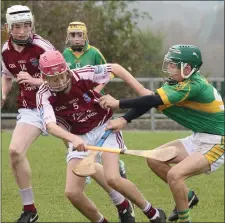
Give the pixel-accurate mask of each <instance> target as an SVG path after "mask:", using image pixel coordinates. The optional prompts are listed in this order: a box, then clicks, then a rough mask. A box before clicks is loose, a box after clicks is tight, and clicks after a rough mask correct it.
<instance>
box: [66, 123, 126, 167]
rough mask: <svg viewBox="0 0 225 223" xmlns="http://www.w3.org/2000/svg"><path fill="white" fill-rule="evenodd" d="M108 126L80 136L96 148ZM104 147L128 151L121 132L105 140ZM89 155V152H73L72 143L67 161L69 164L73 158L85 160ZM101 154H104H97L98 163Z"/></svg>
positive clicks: (110, 135) (112, 134)
mask: <svg viewBox="0 0 225 223" xmlns="http://www.w3.org/2000/svg"><path fill="white" fill-rule="evenodd" d="M106 125H107V123H105V124H103V125H101V126H98V127H96V128H94V129H92V130H91V131H90V132H88V133H86V134H84V135H79V136H80V137H81V138H82V139H83V140H84V141H85V143H86V144H88V145H93V146H94V145H96V144H97V143H98V141H99V140H100V139H101V137H102V136H103V135H104V133H105V128H106ZM102 147H108V148H120V149H127V148H126V146H125V145H124V141H123V137H122V133H121V132H119V133H113V132H112V133H111V134H109V136H108V137H107V139H106V140H105V142H104V144H103V145H102ZM88 153H89V152H78V151H73V145H72V143H69V148H68V153H67V157H66V161H67V163H68V162H69V161H70V160H71V159H73V158H80V159H83V158H84V157H85V156H87V155H88ZM101 154H102V152H99V153H98V154H97V156H96V162H100V161H101Z"/></svg>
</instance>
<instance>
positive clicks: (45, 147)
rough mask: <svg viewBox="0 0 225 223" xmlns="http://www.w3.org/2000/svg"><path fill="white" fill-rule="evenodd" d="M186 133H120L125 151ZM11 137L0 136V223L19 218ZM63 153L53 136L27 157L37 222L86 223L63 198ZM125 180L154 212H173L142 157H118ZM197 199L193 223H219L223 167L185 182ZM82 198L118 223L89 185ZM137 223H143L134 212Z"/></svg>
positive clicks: (166, 189)
mask: <svg viewBox="0 0 225 223" xmlns="http://www.w3.org/2000/svg"><path fill="white" fill-rule="evenodd" d="M189 134H190V132H136V131H134V132H124V138H125V142H126V145H127V147H128V148H129V149H152V148H154V147H157V146H159V145H161V144H163V143H166V142H169V141H171V140H174V139H177V138H182V137H185V136H187V135H189ZM10 138H11V132H9V131H3V132H2V172H1V173H2V200H1V201H2V213H1V222H13V221H15V220H16V219H17V217H19V215H20V214H21V209H22V206H21V199H20V196H19V193H18V189H17V185H16V183H15V181H14V178H13V176H12V173H11V169H10V167H9V156H8V146H9V142H10ZM65 154H66V150H65V148H64V145H63V143H62V142H61V141H60V140H59V139H56V138H54V137H52V136H49V137H39V139H38V140H37V141H36V142H35V143H34V144H33V145H32V147H31V148H30V149H29V151H28V159H29V161H30V165H31V168H32V174H33V178H32V182H33V190H34V195H35V204H36V207H37V209H38V213H39V222H87V219H86V218H85V217H83V216H82V215H81V214H80V213H79V212H78V211H77V210H76V209H75V208H74V207H73V206H72V205H71V204H70V202H69V201H68V200H67V198H66V197H65V196H64V186H65V173H66V161H65ZM121 159H122V160H123V161H124V162H125V164H126V169H127V175H128V178H129V179H130V180H132V181H133V182H134V183H135V184H136V185H137V187H138V188H139V189H140V190H141V191H142V193H143V194H144V196H145V197H146V198H147V199H148V200H149V201H150V202H151V203H152V204H153V205H154V206H155V207H161V208H163V209H164V210H165V212H166V214H167V216H168V215H169V214H170V212H171V210H172V209H173V208H174V202H173V199H172V195H171V193H170V190H169V187H168V186H167V185H166V184H165V183H163V182H162V181H161V180H160V179H159V178H158V177H156V176H155V175H154V174H153V172H152V171H151V170H150V169H149V168H148V167H147V164H146V162H145V160H144V159H143V158H141V157H134V156H122V155H121ZM187 184H188V186H189V188H191V189H193V190H194V191H195V192H196V194H197V196H198V197H199V199H200V202H199V204H198V206H197V207H195V208H194V209H192V210H191V218H192V222H224V167H222V168H220V169H219V170H218V171H216V172H215V173H213V174H211V175H201V176H196V177H193V178H191V179H188V180H187ZM85 191H86V193H87V195H88V196H89V197H90V198H91V199H92V201H93V202H94V203H95V204H96V205H97V207H98V208H99V210H100V211H101V212H102V213H103V214H104V216H105V217H106V218H107V219H108V220H109V221H110V222H118V217H117V211H116V208H115V207H114V206H113V204H112V202H111V201H110V199H109V196H108V195H107V194H106V193H105V192H104V191H103V189H102V188H100V187H99V186H98V185H97V184H96V183H95V182H94V181H92V183H91V184H90V185H87V186H86V189H85ZM135 212H136V222H147V219H146V217H145V216H144V215H143V214H142V213H141V211H140V210H139V209H138V208H136V211H135Z"/></svg>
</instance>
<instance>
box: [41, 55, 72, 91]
mask: <svg viewBox="0 0 225 223" xmlns="http://www.w3.org/2000/svg"><path fill="white" fill-rule="evenodd" d="M39 68H40V71H41V75H42V78H43V80H44V81H45V82H47V84H48V86H49V88H50V90H51V91H54V92H59V91H63V90H65V89H66V88H67V86H68V84H69V82H70V79H71V73H70V71H69V68H68V65H67V64H66V61H65V59H64V58H63V56H62V54H61V53H60V52H59V51H47V52H45V53H43V54H42V55H41V57H40V60H39Z"/></svg>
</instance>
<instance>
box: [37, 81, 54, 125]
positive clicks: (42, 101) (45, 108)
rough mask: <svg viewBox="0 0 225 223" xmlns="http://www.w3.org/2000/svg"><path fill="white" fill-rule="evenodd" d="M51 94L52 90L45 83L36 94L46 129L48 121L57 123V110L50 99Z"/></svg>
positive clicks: (38, 107)
mask: <svg viewBox="0 0 225 223" xmlns="http://www.w3.org/2000/svg"><path fill="white" fill-rule="evenodd" d="M51 95H52V93H51V92H50V90H49V88H48V87H47V86H46V85H44V84H42V85H41V86H40V88H39V90H38V92H37V94H36V101H37V109H38V111H39V113H40V115H41V118H42V120H43V123H44V127H45V129H46V125H47V124H48V123H50V122H54V123H56V117H55V112H54V110H53V107H52V105H51V104H50V102H49V100H48V99H49V97H50V96H51Z"/></svg>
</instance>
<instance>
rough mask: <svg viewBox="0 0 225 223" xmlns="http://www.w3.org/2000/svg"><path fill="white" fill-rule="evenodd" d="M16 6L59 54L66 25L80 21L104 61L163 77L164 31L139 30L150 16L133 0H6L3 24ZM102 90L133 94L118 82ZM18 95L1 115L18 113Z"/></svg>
mask: <svg viewBox="0 0 225 223" xmlns="http://www.w3.org/2000/svg"><path fill="white" fill-rule="evenodd" d="M15 4H22V5H27V6H28V7H30V9H31V10H32V12H33V14H34V17H35V29H36V33H37V34H39V35H41V36H42V37H43V38H45V39H47V40H49V41H50V42H51V43H52V44H53V45H54V46H55V47H56V48H57V49H58V50H59V51H61V52H63V50H64V49H65V47H67V46H66V45H65V40H66V29H67V27H68V24H69V23H70V22H72V21H82V22H84V23H85V24H86V26H87V28H88V38H89V42H90V44H91V45H93V46H95V47H97V48H98V49H99V50H100V51H101V52H102V54H103V55H104V57H105V58H106V60H107V62H109V63H119V64H121V65H122V66H123V67H125V68H126V69H128V70H129V71H130V72H131V73H132V75H133V76H135V77H162V75H163V74H162V72H161V66H162V62H163V57H164V54H165V48H167V47H168V46H167V44H166V42H167V41H165V40H166V38H167V36H165V33H166V32H154V31H153V30H151V29H150V28H147V29H140V28H139V25H138V24H140V21H141V20H143V21H145V23H146V21H149V22H150V21H151V20H152V18H151V15H150V14H149V13H147V12H143V10H142V12H140V11H139V10H138V9H136V8H132V7H130V6H131V5H132V4H133V2H132V1H29V0H25V1H8V0H7V1H2V2H1V21H2V25H3V24H4V23H5V13H6V10H7V8H8V7H10V6H12V5H15ZM153 19H154V18H153ZM182 34H183V33H182V32H181V33H180V34H177V33H176V35H182ZM176 35H175V36H176ZM175 36H174V35H173V37H175ZM167 39H168V38H167ZM165 44H166V46H165ZM166 50H167V49H166ZM206 75H207V76H208V75H209V74H207V73H206ZM143 84H146V85H147V83H143ZM147 87H148V86H147ZM105 91H106V92H107V93H110V94H112V95H113V96H115V97H116V98H121V97H123V98H124V97H132V96H134V95H135V93H134V91H133V90H132V89H130V88H129V87H127V86H126V84H125V83H120V82H114V83H109V84H108V85H107V87H106V90H105ZM17 93H18V89H17V86H16V85H14V87H13V90H12V91H11V94H10V96H9V100H8V101H7V103H6V106H5V107H4V108H3V109H2V112H16V111H17V109H16V97H15V95H16V94H17Z"/></svg>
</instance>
